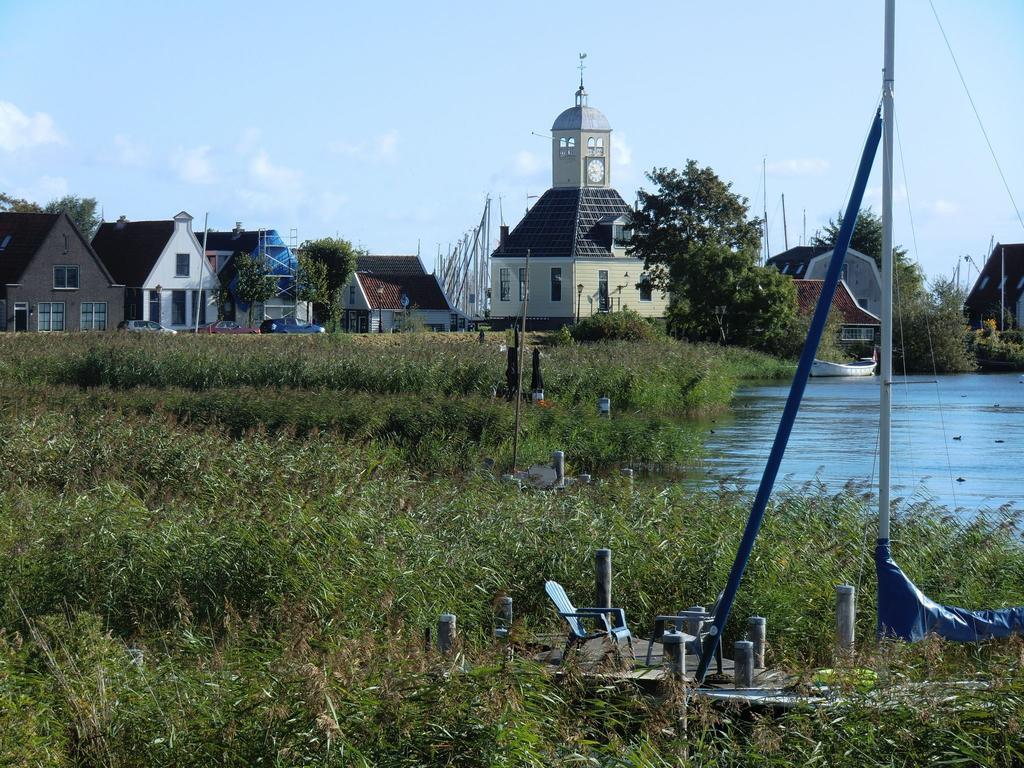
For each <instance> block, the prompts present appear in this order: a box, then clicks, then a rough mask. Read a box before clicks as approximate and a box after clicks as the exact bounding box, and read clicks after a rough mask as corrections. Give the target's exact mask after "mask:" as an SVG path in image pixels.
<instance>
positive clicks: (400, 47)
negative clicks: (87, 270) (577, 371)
mask: <svg viewBox="0 0 1024 768" xmlns="http://www.w3.org/2000/svg"><path fill="white" fill-rule="evenodd" d="M932 2H933V3H934V7H935V9H936V10H937V12H938V15H939V18H940V19H941V21H942V23H943V26H944V27H945V30H946V34H947V35H948V37H949V41H950V44H951V46H952V48H953V51H954V53H955V54H956V57H957V60H958V61H959V64H960V68H961V70H962V72H963V76H964V78H965V80H966V82H967V85H968V87H969V88H970V93H971V95H972V96H973V99H974V102H975V105H976V107H977V109H978V112H979V113H980V115H981V118H982V121H983V124H984V126H985V129H986V131H987V133H988V138H989V140H990V141H991V143H992V146H993V147H994V149H995V153H996V156H997V157H998V160H999V163H1000V165H1001V167H1002V171H1003V174H1004V175H1005V177H1006V181H1007V183H1008V185H1009V187H1010V191H1011V192H1012V194H1013V197H1014V198H1015V199H1016V201H1017V205H1018V206H1024V141H1022V133H1024V128H1022V127H1024V99H1022V98H1021V94H1022V93H1024V45H1021V43H1020V41H1021V39H1022V38H1024V0H977V1H976V2H966V1H965V0H932ZM882 10H883V4H882V0H870V2H869V1H868V0H855V2H838V1H835V0H806V1H799V0H773V2H770V3H765V2H763V1H760V2H755V1H754V0H733V1H732V2H728V3H724V2H722V3H707V2H700V3H698V2H679V1H678V0H677V1H676V2H657V1H655V2H643V3H634V4H624V3H611V2H600V1H597V0H594V1H593V2H587V3H580V4H570V3H550V2H535V1H534V0H519V1H517V2H515V3H507V2H491V3H468V2H455V1H452V2H445V1H443V0H442V1H441V2H434V3H424V2H388V1H387V0H383V1H381V2H375V3H367V2H349V1H348V0H334V2H314V1H312V0H293V2H290V3H284V2H277V3H268V2H262V1H260V0H248V1H247V2H245V3H241V2H233V1H231V2H228V1H225V2H215V1H214V0H175V2H174V3H156V2H142V1H141V0H133V1H132V2H121V1H120V0H95V1H94V2H92V3H82V2H77V1H76V2H64V1H62V0H0V191H4V192H6V193H8V194H13V195H15V196H18V197H25V198H28V199H32V200H36V201H40V202H45V201H47V200H49V199H52V198H54V197H57V196H59V195H63V194H65V193H71V194H77V195H82V196H89V197H96V198H97V199H98V200H99V201H100V204H101V206H102V209H103V213H104V215H105V218H106V219H107V220H114V219H116V218H117V217H118V216H120V215H126V216H127V217H128V218H129V219H131V220H143V219H161V218H170V217H172V216H173V215H174V214H175V213H177V212H178V211H180V210H183V209H184V210H187V211H188V212H189V213H191V214H192V215H193V216H195V218H196V222H195V227H196V229H197V230H199V229H201V228H202V222H203V219H204V216H205V215H207V214H208V215H209V222H210V226H211V228H214V229H221V230H224V229H230V228H231V227H232V226H233V225H234V222H236V221H241V222H242V223H243V225H244V226H245V227H247V228H249V229H255V228H258V227H268V228H275V229H277V230H278V231H280V232H281V233H282V235H284V236H285V237H286V238H287V237H288V235H289V233H290V231H291V230H292V229H295V230H296V231H297V236H298V239H299V240H300V241H301V240H305V239H308V238H316V237H322V236H327V235H330V236H336V235H337V236H341V237H344V238H346V239H348V240H351V241H352V242H354V243H357V244H359V245H361V246H363V247H365V248H367V249H369V250H370V251H371V252H373V253H415V252H416V251H417V248H419V249H420V251H421V253H422V256H423V260H424V262H425V263H426V264H427V266H428V267H430V266H432V264H433V261H434V256H435V254H436V253H437V252H438V249H439V248H440V249H441V250H447V248H448V247H449V244H451V243H453V242H455V241H457V240H458V239H459V238H461V237H462V236H463V234H464V233H465V232H466V231H467V230H469V229H471V228H472V227H473V226H475V225H476V223H477V222H478V221H479V219H480V215H481V212H482V210H483V205H484V200H485V198H486V197H487V196H488V195H489V196H490V197H491V199H492V201H493V202H492V207H493V211H494V220H493V222H494V223H493V235H494V239H495V240H496V238H497V224H498V223H499V217H502V218H503V220H504V221H505V223H507V224H510V225H515V223H516V222H517V221H518V220H519V219H520V218H521V216H522V214H523V212H524V210H525V209H526V206H527V205H528V204H529V203H531V202H532V200H533V197H531V196H534V195H539V194H540V193H542V192H543V191H544V190H545V189H547V188H548V186H549V185H550V182H551V176H550V147H549V140H548V139H546V138H545V136H546V135H548V132H549V131H550V127H551V123H552V121H553V120H554V118H555V117H556V116H557V115H558V113H559V112H561V111H562V110H563V109H565V108H566V107H568V106H571V105H572V103H573V94H574V91H575V89H576V87H577V84H578V80H579V71H578V70H577V69H576V67H577V64H578V54H579V53H580V52H586V53H587V58H586V61H585V64H586V70H585V73H584V76H585V81H586V87H587V90H588V92H589V94H590V105H591V106H593V107H597V108H598V109H600V110H601V111H602V112H604V113H605V115H607V117H608V119H609V121H610V123H611V125H612V128H613V132H612V141H613V144H612V172H611V173H612V182H613V185H614V186H615V187H616V188H617V189H618V190H619V192H620V193H621V194H622V196H623V197H624V198H625V199H626V200H627V201H629V202H632V201H633V200H634V199H635V192H636V190H637V189H638V188H640V187H645V185H646V188H648V189H650V188H651V187H650V184H649V182H647V181H646V179H645V172H646V171H649V170H651V169H652V168H654V167H676V168H681V167H683V166H684V165H685V163H686V161H687V160H688V159H693V160H696V161H697V162H698V163H699V164H701V165H702V166H710V167H711V168H713V169H714V170H715V172H716V173H717V174H718V175H719V176H720V177H721V178H723V179H724V180H726V181H728V182H730V183H731V184H732V188H733V190H734V191H735V192H737V193H738V194H741V195H743V196H745V197H747V198H749V199H750V201H751V206H752V209H753V210H754V211H756V213H757V214H759V215H760V214H761V213H763V212H764V210H765V209H766V210H767V215H768V222H769V227H768V229H769V249H770V252H771V253H778V252H780V251H782V250H783V249H784V247H785V242H786V236H787V233H788V242H789V245H790V246H793V245H798V244H800V242H802V241H803V239H804V237H805V233H806V237H807V238H809V237H811V236H813V234H814V232H815V231H816V230H817V229H818V228H819V227H821V226H822V225H823V224H825V223H826V222H827V221H828V220H829V218H830V217H834V216H835V215H836V213H837V212H838V211H839V210H841V208H842V207H843V206H844V204H845V199H846V196H847V195H848V193H849V188H850V185H851V183H852V177H853V175H854V172H855V169H856V163H857V160H858V158H859V156H860V153H861V151H862V146H863V141H864V138H865V136H866V133H867V130H868V126H869V123H870V120H871V117H872V115H873V112H874V109H875V106H876V105H877V103H878V100H879V98H880V92H881V61H882ZM896 42H897V48H896V71H895V74H896V103H897V121H896V122H897V128H898V133H899V137H900V144H901V151H899V150H898V151H897V154H896V190H895V207H896V215H895V229H896V236H895V239H896V242H897V243H899V244H902V245H903V246H905V247H907V248H908V249H909V250H910V252H911V255H912V256H916V257H917V258H918V260H919V262H920V263H921V264H922V266H923V267H924V269H925V271H926V272H927V274H928V275H929V276H932V277H936V276H940V275H947V276H948V275H950V274H951V273H952V271H953V269H954V268H955V266H956V264H957V263H958V261H959V262H960V263H961V264H963V263H964V262H963V261H962V257H963V256H964V255H965V254H967V255H971V256H972V257H973V258H974V259H975V261H976V262H978V263H981V262H982V260H983V258H984V256H985V255H986V253H987V250H988V245H989V240H990V238H992V237H994V238H995V240H996V241H999V242H1004V243H1009V242H1024V225H1022V224H1021V223H1020V221H1018V216H1017V213H1016V212H1015V210H1014V206H1013V205H1012V204H1011V202H1010V197H1009V195H1008V193H1007V189H1006V187H1005V186H1004V184H1003V181H1002V179H1001V178H1000V174H999V171H998V170H997V167H996V163H995V161H994V160H993V158H992V155H991V154H990V153H989V150H988V147H987V145H986V140H985V137H984V135H983V134H982V131H981V129H980V128H979V126H978V122H977V120H976V118H975V116H974V113H973V111H972V108H971V104H970V102H969V100H968V97H967V95H966V93H965V91H964V88H963V86H962V85H961V83H960V80H959V78H958V75H957V72H956V69H955V67H954V65H953V61H952V59H951V57H950V54H949V52H948V50H947V49H946V44H945V42H944V41H943V37H942V34H941V32H940V30H939V27H938V25H937V23H936V20H935V17H934V16H933V14H932V9H931V6H930V5H929V2H928V0H899V1H898V3H897V41H896ZM536 134H540V135H536ZM762 168H764V170H765V173H764V174H762ZM762 178H764V181H765V182H766V183H765V184H762ZM783 194H784V195H785V201H786V206H785V207H786V214H787V215H786V224H787V227H786V230H787V231H786V232H784V230H783V220H782V210H781V196H782V195H783ZM765 198H767V199H766V200H765ZM867 203H868V204H870V205H872V206H873V207H874V209H875V210H876V211H878V210H879V208H880V203H881V187H880V165H879V164H878V163H876V167H875V171H874V172H873V175H872V180H871V185H870V186H869V190H868V193H867ZM805 217H806V227H805V225H804V220H805ZM911 222H912V224H911ZM962 275H963V279H966V277H967V272H966V271H964V272H963V273H962Z"/></svg>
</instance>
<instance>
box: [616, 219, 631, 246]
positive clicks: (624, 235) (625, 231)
mask: <svg viewBox="0 0 1024 768" xmlns="http://www.w3.org/2000/svg"><path fill="white" fill-rule="evenodd" d="M632 239H633V228H632V227H631V226H630V225H629V224H613V225H612V245H614V246H615V247H616V248H625V247H626V246H627V245H629V241H630V240H632Z"/></svg>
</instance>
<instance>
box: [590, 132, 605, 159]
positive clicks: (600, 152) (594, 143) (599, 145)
mask: <svg viewBox="0 0 1024 768" xmlns="http://www.w3.org/2000/svg"><path fill="white" fill-rule="evenodd" d="M587 157H604V139H601V138H598V137H596V136H591V137H590V138H589V139H587Z"/></svg>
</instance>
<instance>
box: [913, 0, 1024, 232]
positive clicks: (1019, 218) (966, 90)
mask: <svg viewBox="0 0 1024 768" xmlns="http://www.w3.org/2000/svg"><path fill="white" fill-rule="evenodd" d="M928 5H930V6H931V9H932V15H933V16H935V23H936V24H938V25H939V32H941V33H942V39H943V40H945V41H946V49H947V50H948V51H949V57H950V58H951V59H953V66H954V67H956V73H957V75H958V76H959V77H960V83H961V85H963V87H964V93H966V94H967V100H968V101H969V102H971V109H973V110H974V117H975V118H976V119H977V120H978V127H979V128H981V135H982V136H984V137H985V143H986V144H987V145H988V151H989V153H990V154H991V155H992V160H993V161H994V162H995V164H996V170H997V171H999V178H1000V179H1002V180H1003V186H1004V187H1005V188H1006V194H1007V196H1009V198H1010V205H1012V206H1013V212H1014V213H1016V214H1017V221H1019V222H1020V226H1021V229H1024V217H1022V216H1021V214H1020V208H1018V207H1017V201H1016V200H1014V199H1013V192H1011V191H1010V184H1009V182H1007V181H1006V174H1005V173H1003V167H1002V166H1001V165H1000V164H999V158H998V157H996V151H995V149H993V148H992V142H991V140H990V139H989V137H988V131H986V130H985V124H984V123H983V122H982V121H981V114H980V113H979V112H978V107H977V106H976V105H975V103H974V97H973V96H971V89H970V88H968V87H967V80H965V79H964V73H963V72H961V71H960V64H959V62H957V60H956V54H955V53H953V46H952V45H950V42H949V37H947V36H946V30H945V29H944V28H943V26H942V21H941V20H940V19H939V12H938V11H937V10H935V3H934V2H932V0H928Z"/></svg>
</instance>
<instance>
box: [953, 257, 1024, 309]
mask: <svg viewBox="0 0 1024 768" xmlns="http://www.w3.org/2000/svg"><path fill="white" fill-rule="evenodd" d="M1003 251H1005V252H1006V288H1005V301H1006V308H1007V309H1009V310H1011V311H1012V310H1013V309H1014V307H1016V305H1017V302H1018V301H1019V300H1020V297H1021V294H1024V243H1007V244H1006V245H1003V244H1002V243H996V247H995V248H993V249H992V253H991V255H990V256H989V257H988V261H986V262H985V266H984V267H982V269H981V274H979V275H978V279H977V280H975V282H974V287H973V288H971V292H970V293H969V294H968V295H967V301H965V302H964V303H965V304H966V305H967V308H968V310H970V313H971V319H972V320H974V321H975V322H978V321H980V320H981V318H982V316H993V317H997V318H998V317H999V301H1000V294H1001V291H1000V290H999V283H1000V282H1002V278H1003ZM1019 322H1020V318H1018V323H1019Z"/></svg>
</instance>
